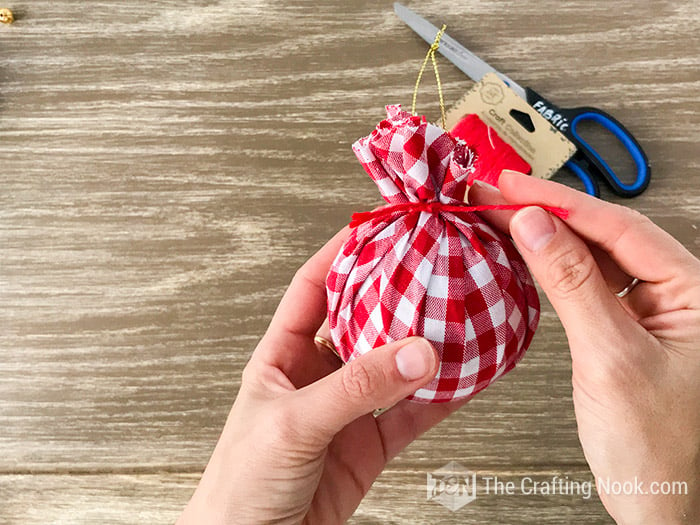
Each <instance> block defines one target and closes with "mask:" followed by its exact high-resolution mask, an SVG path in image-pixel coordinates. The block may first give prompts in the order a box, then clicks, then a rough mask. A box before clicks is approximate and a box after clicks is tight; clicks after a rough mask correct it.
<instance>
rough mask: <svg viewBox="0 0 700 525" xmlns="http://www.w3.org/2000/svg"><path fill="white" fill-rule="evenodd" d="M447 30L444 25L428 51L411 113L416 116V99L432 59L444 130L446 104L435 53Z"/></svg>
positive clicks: (420, 72) (414, 93) (419, 74)
mask: <svg viewBox="0 0 700 525" xmlns="http://www.w3.org/2000/svg"><path fill="white" fill-rule="evenodd" d="M445 29H447V26H446V25H444V24H443V26H442V28H440V31H438V33H437V35H435V41H434V42H433V44H432V45H431V46H430V49H428V53H427V54H426V55H425V60H423V65H422V66H421V67H420V71H419V72H418V78H417V79H416V87H415V88H413V102H412V104H411V113H412V114H413V115H415V114H416V98H418V86H419V85H420V81H421V79H422V78H423V72H424V71H425V66H426V65H427V64H428V59H430V60H432V62H433V70H434V71H435V80H436V81H437V88H438V96H439V97H440V116H441V117H442V129H446V123H445V102H444V100H443V98H442V83H441V82H440V73H438V66H437V60H435V52H436V51H437V50H438V48H439V47H440V39H441V38H442V35H444V34H445Z"/></svg>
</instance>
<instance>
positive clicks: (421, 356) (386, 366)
mask: <svg viewBox="0 0 700 525" xmlns="http://www.w3.org/2000/svg"><path fill="white" fill-rule="evenodd" d="M438 362H439V359H438V355H437V352H436V351H435V349H434V348H433V347H432V345H431V344H430V343H429V342H428V341H427V340H425V339H423V338H421V337H410V338H408V339H403V340H401V341H395V342H393V343H390V344H387V345H384V346H381V347H378V348H375V349H373V350H371V351H370V352H367V353H366V354H364V355H362V356H360V357H358V358H357V359H355V360H353V361H350V362H349V363H348V364H347V365H345V366H344V367H342V368H340V369H339V370H336V371H335V372H333V373H332V374H329V375H327V376H326V377H324V378H322V379H320V380H318V381H316V382H315V383H312V384H311V385H308V386H306V387H304V388H302V389H301V390H298V391H297V394H298V395H299V396H300V398H301V399H298V400H297V401H298V402H299V403H300V406H302V407H305V408H306V409H305V411H304V419H305V420H306V422H307V424H309V426H310V427H311V429H312V431H317V432H318V433H319V436H318V437H320V438H321V439H323V440H326V441H330V439H332V437H333V436H334V435H335V434H337V433H338V432H340V430H342V429H343V428H344V427H345V426H346V425H348V424H349V423H351V422H352V421H354V420H355V419H357V418H358V417H360V416H363V415H365V414H368V413H369V412H372V411H373V410H375V409H377V408H385V407H389V406H392V405H394V404H395V403H397V402H398V401H400V400H401V399H403V398H404V397H406V396H408V395H410V394H412V393H413V392H415V391H416V390H418V389H419V388H420V387H421V386H424V385H425V384H427V383H428V382H430V381H431V380H432V379H433V378H434V377H435V376H436V375H437V372H438ZM309 409H311V410H309Z"/></svg>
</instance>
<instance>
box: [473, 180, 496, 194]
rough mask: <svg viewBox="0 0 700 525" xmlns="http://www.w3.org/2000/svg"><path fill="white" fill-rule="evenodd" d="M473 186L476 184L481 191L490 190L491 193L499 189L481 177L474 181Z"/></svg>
mask: <svg viewBox="0 0 700 525" xmlns="http://www.w3.org/2000/svg"><path fill="white" fill-rule="evenodd" d="M472 186H475V187H477V188H479V191H488V192H490V193H493V192H494V191H498V188H496V186H492V185H491V184H489V183H488V182H485V181H483V180H480V179H476V180H475V181H474V182H473V183H472Z"/></svg>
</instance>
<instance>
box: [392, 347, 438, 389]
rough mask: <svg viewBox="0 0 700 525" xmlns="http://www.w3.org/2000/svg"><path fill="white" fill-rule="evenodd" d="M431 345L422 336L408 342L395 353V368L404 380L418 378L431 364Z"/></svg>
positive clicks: (432, 355)
mask: <svg viewBox="0 0 700 525" xmlns="http://www.w3.org/2000/svg"><path fill="white" fill-rule="evenodd" d="M433 359H434V353H433V347H432V346H430V343H429V342H428V341H426V340H425V339H423V338H417V339H414V340H413V341H411V342H410V343H408V344H407V345H406V346H403V347H401V349H400V350H399V351H398V352H397V353H396V368H397V369H398V370H399V373H400V374H401V375H402V376H403V378H404V379H405V380H406V381H413V380H415V379H419V378H421V377H423V376H425V374H427V373H428V372H429V371H430V369H431V368H432V366H433Z"/></svg>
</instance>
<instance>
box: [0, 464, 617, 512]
mask: <svg viewBox="0 0 700 525" xmlns="http://www.w3.org/2000/svg"><path fill="white" fill-rule="evenodd" d="M562 474H563V473H562V472H561V471H527V472H519V471H478V472H477V496H476V499H475V500H474V501H472V502H471V503H468V504H466V505H465V506H464V507H462V508H460V509H457V510H454V511H453V510H450V509H448V508H447V507H445V506H443V505H441V504H439V503H437V502H435V501H428V500H427V498H426V495H427V491H426V475H427V472H425V471H414V472H410V471H403V470H395V469H392V468H390V469H388V470H387V471H385V472H384V473H383V474H382V476H381V477H380V478H379V479H378V480H377V482H376V483H375V484H374V486H373V488H372V490H371V492H370V494H369V495H368V496H367V498H366V499H365V501H363V503H362V505H361V506H360V508H359V509H358V511H357V512H356V514H355V516H353V518H352V519H351V520H350V521H349V523H351V524H354V525H399V524H403V523H411V524H415V525H429V524H433V523H441V524H445V525H462V524H471V523H484V522H487V523H508V524H511V525H521V524H522V525H526V524H531V523H538V524H540V523H541V524H545V525H549V524H551V525H554V524H557V525H558V524H561V523H586V524H588V523H591V524H606V525H607V524H612V523H614V522H613V521H612V520H611V519H610V518H608V517H606V516H605V512H604V510H603V509H602V506H601V504H600V502H599V501H598V500H597V498H596V497H595V495H594V492H593V496H592V497H591V498H587V497H586V494H587V493H586V491H585V490H581V491H578V489H573V488H571V489H561V488H554V489H549V490H550V491H553V492H557V491H558V492H557V493H556V494H551V493H550V494H547V493H546V490H547V489H543V488H542V487H541V486H542V485H548V486H550V487H551V486H552V479H553V478H554V476H561V475H562ZM566 475H568V476H569V480H575V481H580V482H585V481H588V480H590V474H589V473H587V472H586V471H584V470H581V469H577V470H569V471H567V473H566ZM493 476H497V477H498V479H499V480H500V481H503V482H508V481H511V482H513V484H514V486H513V487H514V488H513V489H512V494H511V495H508V494H507V493H506V492H505V489H502V490H501V491H500V492H498V493H495V492H494V490H493V488H490V489H488V491H487V489H486V482H485V481H484V480H483V478H484V477H493ZM523 479H525V481H524V482H523V481H521V480H523ZM196 481H197V478H196V476H194V475H191V474H142V475H116V474H113V475H103V474H95V475H13V476H0V497H2V501H3V506H2V507H0V520H2V523H4V524H7V525H44V524H46V523H61V524H65V525H74V524H84V523H101V524H105V525H127V524H132V523H149V524H153V525H158V524H166V523H173V522H174V521H175V520H176V519H177V516H178V515H179V513H180V511H181V508H180V503H179V502H182V501H185V500H186V499H187V498H188V497H189V495H190V493H191V491H192V488H193V486H194V484H195V483H196ZM535 482H537V483H539V484H540V488H536V487H535V485H534V483H535ZM489 483H490V484H489V487H493V482H492V481H491V482H489ZM558 483H559V481H558V479H555V481H554V486H555V487H559V486H560V485H559V484H558ZM561 486H562V487H563V486H564V485H561ZM569 487H573V485H569ZM532 491H535V494H530V492H532ZM566 491H568V492H569V493H564V492H566ZM594 491H595V489H594ZM547 509H551V510H549V511H548V510H547Z"/></svg>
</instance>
